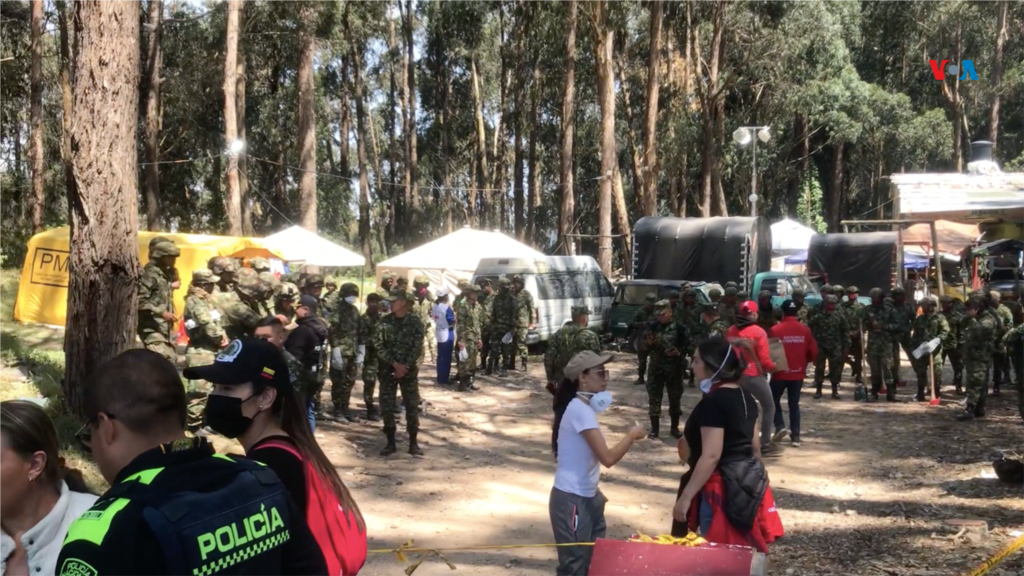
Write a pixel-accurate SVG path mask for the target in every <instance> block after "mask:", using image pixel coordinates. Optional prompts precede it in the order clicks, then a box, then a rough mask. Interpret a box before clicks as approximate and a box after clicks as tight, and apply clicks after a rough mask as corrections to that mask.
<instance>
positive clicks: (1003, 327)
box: [988, 290, 1013, 396]
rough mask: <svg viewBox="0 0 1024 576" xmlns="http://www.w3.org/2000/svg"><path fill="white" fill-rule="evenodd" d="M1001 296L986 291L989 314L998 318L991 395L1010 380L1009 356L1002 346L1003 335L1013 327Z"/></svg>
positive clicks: (1011, 317) (993, 291)
mask: <svg viewBox="0 0 1024 576" xmlns="http://www.w3.org/2000/svg"><path fill="white" fill-rule="evenodd" d="M1001 300H1002V296H1001V295H1000V294H999V292H997V291H995V290H992V291H991V292H989V293H988V307H989V310H990V311H991V314H992V315H994V316H995V317H996V318H997V319H998V320H999V328H998V330H996V335H995V336H996V340H995V346H994V347H993V348H992V395H993V396H999V392H1000V391H999V388H1000V387H1001V386H1002V385H1003V383H1004V382H1009V381H1010V358H1009V357H1008V356H1007V355H1006V346H1003V336H1005V335H1006V332H1007V331H1008V330H1010V328H1012V327H1013V313H1012V312H1010V309H1009V308H1008V307H1007V306H1006V304H1003V303H1002V301H1001Z"/></svg>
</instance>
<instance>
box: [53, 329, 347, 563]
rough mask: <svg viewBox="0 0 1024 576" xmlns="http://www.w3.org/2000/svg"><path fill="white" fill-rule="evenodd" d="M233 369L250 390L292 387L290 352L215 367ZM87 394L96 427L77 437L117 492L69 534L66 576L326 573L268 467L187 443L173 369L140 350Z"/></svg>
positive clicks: (246, 353) (228, 356)
mask: <svg viewBox="0 0 1024 576" xmlns="http://www.w3.org/2000/svg"><path fill="white" fill-rule="evenodd" d="M233 344H234V343H233ZM262 344H265V346H267V347H270V348H271V349H272V350H273V346H272V345H270V344H266V343H262ZM223 364H227V365H230V366H234V367H235V368H237V369H238V370H239V372H240V373H242V372H244V373H245V378H247V380H246V381H251V380H252V379H255V378H261V377H268V378H271V379H275V380H276V379H279V378H283V379H284V380H285V385H288V384H287V380H288V368H287V366H286V365H285V364H284V360H282V359H281V355H280V353H276V354H266V353H260V350H258V349H256V348H255V347H252V348H251V349H248V350H243V349H242V347H241V346H237V347H235V346H233V345H232V346H228V348H226V349H224V350H223V351H221V353H220V354H218V356H217V363H216V364H215V365H214V366H218V365H223ZM80 391H81V394H82V407H83V410H84V413H85V414H86V416H87V417H88V421H87V422H86V424H85V426H83V427H82V429H81V430H80V431H79V432H78V434H76V436H77V438H78V439H79V441H80V442H81V443H82V445H83V447H84V448H85V449H86V450H87V451H90V452H92V454H93V457H94V459H95V460H96V464H97V466H98V467H99V469H100V473H102V474H103V477H104V478H105V479H106V480H107V481H108V482H110V485H111V488H110V489H109V490H107V492H106V493H105V494H103V496H101V497H100V499H99V500H98V501H97V502H96V504H95V505H94V506H93V507H92V508H91V509H89V511H87V512H86V513H85V514H83V515H82V516H81V517H80V518H79V519H78V520H76V521H75V522H74V523H73V524H71V527H70V528H69V529H68V534H67V537H66V538H65V540H64V546H63V548H62V549H61V552H60V556H59V558H58V559H57V570H58V573H59V574H60V575H61V576H103V575H107V574H192V575H194V576H208V575H213V574H326V573H327V565H326V563H325V561H324V556H323V553H322V552H321V551H320V547H319V546H318V545H317V542H316V540H315V539H314V537H313V535H312V533H310V531H309V527H308V526H307V524H306V519H305V515H304V513H303V512H300V511H299V510H298V509H297V508H296V507H295V504H294V503H292V500H291V498H290V497H289V495H288V493H287V491H286V490H285V488H284V486H283V485H282V484H281V481H280V480H278V478H277V476H276V475H275V474H274V473H273V472H272V471H271V470H270V469H269V468H266V467H264V466H263V465H261V464H258V463H255V462H252V461H249V460H246V459H244V458H234V457H229V456H223V455H220V454H216V453H214V450H213V447H212V445H210V444H209V443H208V442H207V441H206V439H205V438H186V437H185V415H186V406H185V389H184V387H183V386H182V385H181V380H180V378H179V377H178V373H177V372H176V371H175V369H174V366H173V365H172V364H171V363H170V362H169V361H167V360H166V359H164V358H163V357H161V356H160V355H159V354H157V353H155V352H150V351H148V350H138V349H136V350H129V351H127V352H124V353H122V354H121V355H119V356H117V357H115V358H114V359H112V360H110V361H108V362H106V363H105V364H103V365H101V366H100V367H99V368H98V369H97V370H96V372H95V373H93V374H92V375H91V376H90V377H89V378H88V379H87V380H86V381H85V382H84V383H83V385H82V387H81V389H80ZM229 408H230V407H229ZM235 408H237V410H239V414H241V412H240V410H241V405H240V404H239V405H237V406H235ZM210 409H211V408H210V406H209V405H208V406H207V410H208V411H209V410H210Z"/></svg>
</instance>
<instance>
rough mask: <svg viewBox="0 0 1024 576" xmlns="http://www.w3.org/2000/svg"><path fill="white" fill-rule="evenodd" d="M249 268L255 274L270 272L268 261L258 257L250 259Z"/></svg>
mask: <svg viewBox="0 0 1024 576" xmlns="http://www.w3.org/2000/svg"><path fill="white" fill-rule="evenodd" d="M249 267H250V268H252V269H253V270H255V271H257V272H270V260H267V259H266V258H263V257H260V256H257V257H256V258H250V259H249Z"/></svg>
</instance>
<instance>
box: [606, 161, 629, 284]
mask: <svg viewBox="0 0 1024 576" xmlns="http://www.w3.org/2000/svg"><path fill="white" fill-rule="evenodd" d="M612 194H613V195H614V196H615V217H616V223H617V225H618V227H619V239H620V241H621V244H622V274H623V276H628V275H631V274H632V272H633V270H632V266H633V264H632V261H633V258H632V256H633V252H632V250H630V241H631V240H632V229H631V228H630V226H629V207H627V206H626V194H625V193H624V191H623V189H622V172H621V171H620V170H619V164H618V163H616V164H615V174H614V176H613V179H612ZM608 240H609V242H611V238H609V239H608Z"/></svg>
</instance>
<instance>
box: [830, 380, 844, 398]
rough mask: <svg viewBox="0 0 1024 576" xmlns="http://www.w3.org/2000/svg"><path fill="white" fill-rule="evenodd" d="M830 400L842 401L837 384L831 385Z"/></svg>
mask: <svg viewBox="0 0 1024 576" xmlns="http://www.w3.org/2000/svg"><path fill="white" fill-rule="evenodd" d="M832 399H833V400H841V399H842V396H840V395H839V383H838V382H837V383H835V384H833V385H832Z"/></svg>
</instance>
